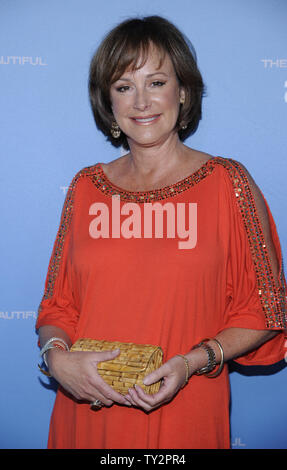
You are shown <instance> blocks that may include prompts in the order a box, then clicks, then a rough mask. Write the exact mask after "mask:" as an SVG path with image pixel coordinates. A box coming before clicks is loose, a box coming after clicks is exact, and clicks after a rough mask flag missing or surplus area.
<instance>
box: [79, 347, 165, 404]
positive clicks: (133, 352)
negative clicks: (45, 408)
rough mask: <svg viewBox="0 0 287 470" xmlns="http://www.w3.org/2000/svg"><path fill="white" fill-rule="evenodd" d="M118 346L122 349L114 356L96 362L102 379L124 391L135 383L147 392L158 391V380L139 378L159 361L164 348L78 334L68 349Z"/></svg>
mask: <svg viewBox="0 0 287 470" xmlns="http://www.w3.org/2000/svg"><path fill="white" fill-rule="evenodd" d="M118 348H119V349H120V351H121V352H120V354H119V355H118V356H117V357H116V358H115V359H112V360H110V361H103V362H99V363H98V372H99V374H100V375H101V377H102V378H103V379H104V380H105V382H107V383H108V384H109V385H110V386H111V387H113V389H114V390H116V391H117V392H119V393H121V394H123V395H125V394H126V393H127V392H128V389H129V388H131V387H133V386H134V385H135V384H137V385H140V386H141V387H142V388H143V390H144V391H145V392H146V393H150V394H152V393H156V392H158V390H159V387H160V381H159V382H156V383H154V384H152V385H144V384H143V382H142V381H143V379H144V377H145V376H146V375H148V374H149V373H150V372H152V371H153V370H155V369H157V368H158V367H160V366H161V364H162V358H163V352H162V349H161V348H160V347H159V346H153V345H150V344H135V343H121V342H119V341H114V342H110V341H97V340H94V339H88V338H81V339H78V340H77V341H76V342H75V343H74V344H73V346H72V347H71V351H107V350H112V349H118Z"/></svg>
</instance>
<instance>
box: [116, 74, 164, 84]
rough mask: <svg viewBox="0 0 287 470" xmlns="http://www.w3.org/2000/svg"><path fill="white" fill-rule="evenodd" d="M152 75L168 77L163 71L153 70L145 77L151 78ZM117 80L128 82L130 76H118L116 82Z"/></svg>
mask: <svg viewBox="0 0 287 470" xmlns="http://www.w3.org/2000/svg"><path fill="white" fill-rule="evenodd" d="M154 75H164V76H165V77H169V75H168V74H167V73H165V72H154V73H149V74H148V75H146V78H151V77H153V76H154ZM119 80H123V81H124V82H129V81H130V80H131V78H128V77H120V78H118V80H117V82H118V81H119Z"/></svg>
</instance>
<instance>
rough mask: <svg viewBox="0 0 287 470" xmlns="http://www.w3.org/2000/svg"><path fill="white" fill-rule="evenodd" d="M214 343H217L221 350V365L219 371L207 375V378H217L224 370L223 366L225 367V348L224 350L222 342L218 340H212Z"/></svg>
mask: <svg viewBox="0 0 287 470" xmlns="http://www.w3.org/2000/svg"><path fill="white" fill-rule="evenodd" d="M212 341H215V342H216V344H217V346H218V347H219V350H220V363H219V367H218V369H217V370H216V371H215V372H213V373H212V374H207V375H206V377H208V378H214V377H217V376H218V375H219V374H220V373H221V371H222V369H223V366H224V351H223V348H222V346H221V344H220V342H219V341H218V340H217V339H216V338H212Z"/></svg>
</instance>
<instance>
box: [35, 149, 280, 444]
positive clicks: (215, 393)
mask: <svg viewBox="0 0 287 470" xmlns="http://www.w3.org/2000/svg"><path fill="white" fill-rule="evenodd" d="M112 196H117V198H113V197H112ZM119 197H120V208H121V209H122V208H123V206H124V205H125V204H130V203H132V204H131V205H127V206H125V211H123V212H122V213H121V214H120V218H119V212H117V213H114V214H113V212H112V211H113V210H114V209H113V206H112V204H113V202H114V201H115V200H117V201H119ZM155 202H157V203H158V204H160V205H161V206H163V205H165V204H166V203H172V205H169V206H165V207H166V208H167V207H169V209H170V210H171V206H172V207H174V209H175V212H174V214H181V215H180V217H178V225H176V217H175V219H174V221H172V218H170V219H168V218H166V219H165V218H163V221H162V226H161V227H162V230H163V232H162V233H161V231H160V229H159V232H157V236H155V233H156V232H155V230H154V231H153V233H152V236H148V235H147V233H148V230H147V232H145V231H144V225H145V223H146V220H145V217H146V216H145V213H144V207H145V206H147V203H149V204H153V203H155ZM95 203H97V204H98V205H97V206H95V205H94V204H95ZM144 203H145V204H144ZM180 203H181V205H180ZM182 203H183V204H182ZM91 207H93V208H94V209H95V207H97V209H98V212H97V211H96V210H94V209H93V210H92V209H91ZM149 207H150V206H149ZM183 207H184V210H183V211H182V208H183ZM191 207H193V209H194V208H196V219H195V218H194V216H193V217H191V213H190V212H189V210H190V208H191ZM136 208H137V211H138V210H139V211H140V212H136ZM162 208H163V207H162ZM267 210H268V216H269V223H270V227H271V231H272V238H273V243H274V245H275V248H276V252H277V257H278V260H279V264H280V272H279V273H278V277H277V278H276V279H275V277H274V276H273V274H272V271H271V265H270V259H269V255H268V252H267V248H266V246H265V242H264V237H263V231H262V225H261V223H260V220H259V217H258V213H257V209H256V207H255V203H254V199H253V196H252V194H251V192H250V187H249V184H248V180H247V177H246V175H245V173H244V171H243V170H242V168H241V166H239V165H238V162H236V161H235V160H232V159H227V158H222V157H213V158H210V159H209V160H208V161H207V162H206V163H205V164H204V165H203V166H202V167H201V168H200V169H199V170H198V171H196V172H195V173H193V174H192V175H190V176H189V177H187V178H184V179H183V180H181V181H179V182H177V183H176V184H173V185H171V186H167V187H165V188H161V189H158V190H153V191H147V192H131V191H125V190H123V189H121V188H119V187H117V186H115V185H114V184H112V183H111V182H110V181H109V180H108V178H107V177H106V176H105V174H104V172H103V169H102V167H101V165H100V164H99V163H98V164H96V165H94V166H91V167H88V168H84V169H83V170H81V171H80V172H79V173H78V174H77V175H76V176H75V178H74V179H73V181H72V183H71V185H70V188H69V191H68V193H67V197H66V200H65V204H64V207H63V212H62V217H61V224H60V227H59V231H58V234H57V238H56V241H55V245H54V249H53V253H52V256H51V260H50V264H49V269H48V275H47V279H46V285H45V292H44V296H43V299H42V302H41V305H40V308H39V315H38V320H37V328H39V327H40V326H43V325H55V326H58V327H60V328H62V329H64V330H65V331H66V332H67V333H68V334H69V336H70V338H71V340H72V342H74V341H75V340H76V339H77V338H81V337H87V338H95V339H105V340H111V341H115V340H118V341H123V342H137V343H142V344H154V345H160V346H161V347H162V349H163V352H164V359H165V360H168V359H169V358H171V357H172V356H174V355H175V354H178V353H182V354H183V353H186V352H188V351H189V350H190V348H191V347H192V346H193V345H194V344H196V343H198V342H199V341H200V340H202V339H203V338H206V337H213V336H215V335H216V334H217V333H218V332H219V331H221V330H223V329H225V328H229V327H240V328H251V329H276V330H281V332H280V333H279V334H278V335H277V336H276V337H275V338H274V339H272V340H271V341H268V342H267V343H265V344H264V345H263V346H261V347H260V348H259V349H257V350H256V351H254V352H252V353H249V354H247V355H245V356H244V357H241V358H238V361H239V362H241V363H242V364H265V365H267V364H271V363H275V362H277V361H279V360H281V359H283V357H284V354H285V351H286V348H284V342H285V338H284V334H283V329H284V328H286V309H285V301H286V294H285V289H286V283H285V279H284V274H283V267H282V257H281V250H280V244H279V240H278V236H277V232H276V227H275V224H274V221H273V218H272V215H271V213H270V210H269V208H268V206H267ZM180 211H181V212H180ZM135 213H137V216H138V215H139V214H140V218H137V219H136V220H137V223H139V221H140V224H141V226H140V230H141V231H140V233H139V227H138V226H137V227H135V226H133V224H132V220H135V219H132V215H134V214H135ZM170 213H171V214H172V210H171V212H170ZM99 214H104V215H105V217H106V219H104V218H102V219H101V220H102V225H99V224H98V226H97V225H93V224H96V222H95V220H98V221H99V219H96V217H97V216H99ZM107 214H108V215H107ZM184 215H185V224H186V225H185V227H189V228H190V226H191V230H190V232H189V233H191V232H192V233H193V235H192V237H193V244H194V246H193V247H189V248H186V246H185V247H184V248H179V242H180V241H182V240H183V239H184V237H183V232H182V226H181V230H179V229H180V223H182V220H183V217H184ZM189 216H190V218H191V219H192V224H191V225H189V218H188V217H189ZM107 217H108V218H107ZM129 217H130V218H129ZM179 219H180V220H179ZM159 220H160V219H159ZM167 220H169V222H168V223H167ZM92 221H94V222H93V224H92ZM107 221H108V223H107ZM124 221H125V224H126V225H125V227H124ZM164 221H165V222H166V223H164ZM173 223H174V224H175V228H176V230H175V233H174V232H173V231H172V230H171V229H170V227H171V225H172V224H173ZM119 224H120V225H119ZM168 224H171V225H168ZM134 225H135V224H134ZM119 226H120V227H121V230H123V232H122V233H124V236H123V235H122V233H120V229H119ZM159 226H160V224H159ZM93 229H94V230H102V232H101V233H102V235H104V236H102V237H100V238H95V233H93ZM124 229H125V231H124ZM135 229H136V230H135ZM112 230H114V232H112ZM129 233H130V235H133V236H130V237H129V235H128V234H129ZM135 233H137V236H136V235H135ZM195 234H197V236H196V237H195ZM276 276H277V275H276ZM48 446H49V448H98V449H136V448H138V449H149V448H154V449H156V448H158V449H165V448H166V449H173V448H174V449H208V448H220V449H224V448H229V447H230V429H229V379H228V369H227V366H226V365H225V367H224V370H223V372H222V373H221V374H220V376H218V377H217V378H213V379H209V378H206V377H205V376H193V377H192V378H191V379H190V381H189V383H188V385H187V386H185V387H184V388H183V389H182V390H181V391H180V392H179V393H178V394H177V396H176V397H175V398H174V399H173V400H172V401H171V402H170V403H168V404H166V405H164V406H162V407H161V408H159V409H157V410H155V411H152V412H151V413H145V412H143V411H142V410H140V409H136V408H133V407H131V408H128V407H125V406H119V405H116V404H114V405H113V406H112V407H110V408H105V407H103V408H101V409H99V410H98V411H94V410H91V409H90V406H89V404H88V403H77V402H76V401H74V400H73V399H71V398H69V397H67V396H66V395H65V393H64V392H63V390H62V389H61V388H59V390H58V392H57V396H56V400H55V405H54V409H53V413H52V417H51V423H50V432H49V443H48Z"/></svg>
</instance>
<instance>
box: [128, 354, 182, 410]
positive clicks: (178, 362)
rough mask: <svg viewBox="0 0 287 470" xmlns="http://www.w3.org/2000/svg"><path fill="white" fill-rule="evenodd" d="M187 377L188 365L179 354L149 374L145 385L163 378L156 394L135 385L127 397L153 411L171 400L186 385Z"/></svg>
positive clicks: (132, 402) (135, 403)
mask: <svg viewBox="0 0 287 470" xmlns="http://www.w3.org/2000/svg"><path fill="white" fill-rule="evenodd" d="M185 379H186V366H185V363H184V361H183V359H182V358H181V357H179V356H174V357H172V358H171V359H170V360H169V361H167V362H165V363H164V364H163V365H162V366H161V367H159V368H158V369H156V370H155V371H153V372H151V373H150V374H149V375H147V376H146V377H145V379H144V384H145V385H151V384H152V383H155V382H157V381H159V380H162V384H161V387H160V389H159V391H158V392H157V393H155V394H154V395H150V394H147V393H145V392H144V391H143V389H142V388H141V387H140V386H137V385H135V387H134V388H131V389H129V393H128V394H127V395H126V399H127V400H129V401H130V403H131V404H132V405H134V406H137V407H140V408H143V409H144V410H145V411H151V410H153V409H155V408H158V407H159V406H161V405H163V404H164V403H168V402H169V401H171V400H172V399H173V398H174V396H175V395H176V394H177V392H178V391H179V390H180V389H181V388H182V387H183V386H184V384H185Z"/></svg>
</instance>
